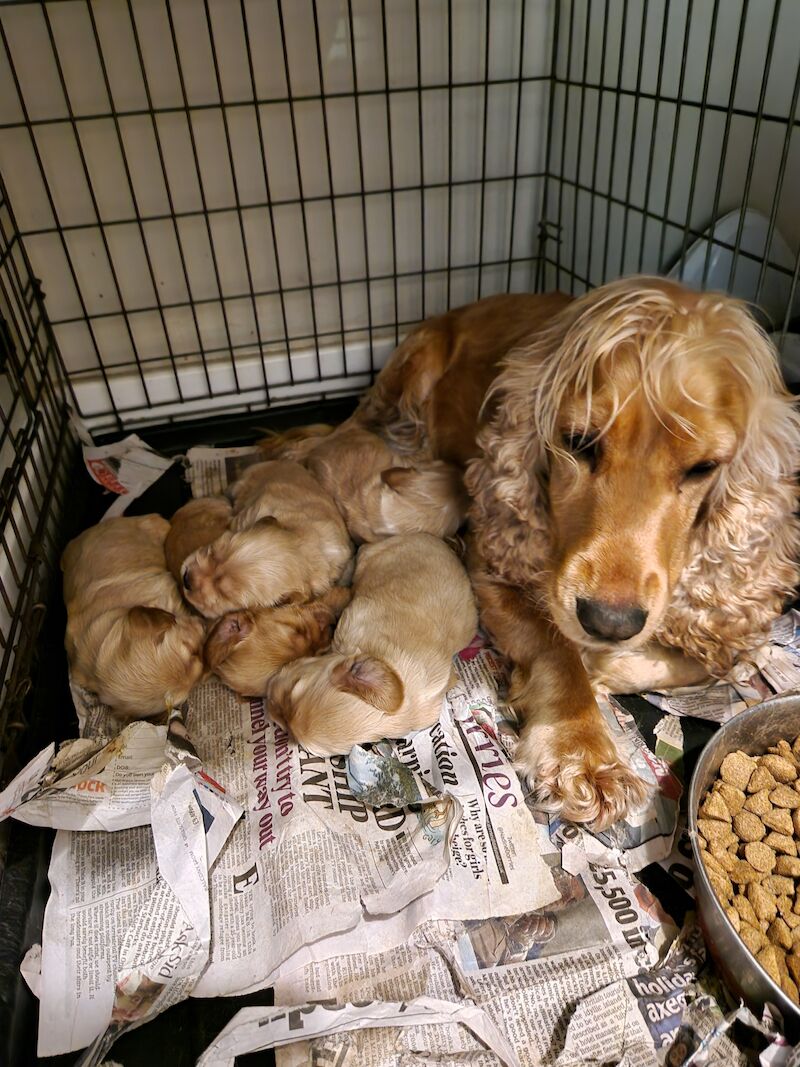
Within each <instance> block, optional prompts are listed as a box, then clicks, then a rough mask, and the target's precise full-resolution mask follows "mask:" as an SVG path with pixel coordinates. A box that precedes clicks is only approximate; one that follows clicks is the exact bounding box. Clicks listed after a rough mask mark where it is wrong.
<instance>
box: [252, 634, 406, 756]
mask: <svg viewBox="0 0 800 1067" xmlns="http://www.w3.org/2000/svg"><path fill="white" fill-rule="evenodd" d="M267 701H268V710H269V713H270V715H271V716H272V718H273V719H274V720H275V722H277V723H278V724H279V725H280V726H282V727H283V728H284V729H286V730H289V731H290V732H291V733H292V734H293V735H294V737H295V738H296V739H297V741H299V743H300V744H301V745H302V746H303V747H304V748H305V749H307V750H308V751H309V752H313V753H314V754H315V755H318V756H334V755H338V754H343V753H346V752H349V751H350V749H351V748H352V747H353V745H356V744H366V743H368V742H371V741H380V740H381V739H382V738H384V737H392V736H394V734H393V726H392V717H393V716H394V715H395V714H396V712H398V711H399V710H400V707H401V705H402V703H403V683H402V682H401V680H400V678H399V677H398V676H397V674H396V673H395V671H393V670H392V668H391V667H390V666H389V664H388V663H385V662H384V661H383V660H380V659H376V658H375V657H372V656H361V655H355V656H352V655H351V656H343V655H339V654H331V655H326V656H317V657H316V658H313V659H308V658H307V659H300V660H295V661H294V662H293V663H289V664H287V665H286V666H285V667H282V668H281V669H280V670H279V671H278V673H277V674H275V675H274V676H273V677H272V678H271V679H270V681H269V683H268V684H267Z"/></svg>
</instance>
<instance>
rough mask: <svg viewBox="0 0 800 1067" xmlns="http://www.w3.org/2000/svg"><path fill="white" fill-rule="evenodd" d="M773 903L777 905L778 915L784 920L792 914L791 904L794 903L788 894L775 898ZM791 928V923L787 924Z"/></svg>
mask: <svg viewBox="0 0 800 1067" xmlns="http://www.w3.org/2000/svg"><path fill="white" fill-rule="evenodd" d="M775 903H776V904H777V905H778V914H779V915H782V916H783V917H784V918H786V916H787V915H791V914H792V904H793V903H794V901H793V900H792V898H791V897H790V896H789V894H788V893H782V894H781V895H780V896H776V897H775ZM795 918H797V916H795ZM789 925H790V926H791V923H790V924H789Z"/></svg>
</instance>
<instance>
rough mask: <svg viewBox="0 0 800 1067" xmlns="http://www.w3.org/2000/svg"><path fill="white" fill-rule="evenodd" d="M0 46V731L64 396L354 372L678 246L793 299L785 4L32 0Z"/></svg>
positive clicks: (189, 404)
mask: <svg viewBox="0 0 800 1067" xmlns="http://www.w3.org/2000/svg"><path fill="white" fill-rule="evenodd" d="M0 39H1V40H2V57H1V58H0V170H1V171H2V178H3V185H2V186H1V187H0V227H1V230H0V298H1V299H2V308H0V312H1V313H2V320H3V321H2V331H1V332H0V347H1V348H2V352H1V353H0V360H2V362H1V363H0V416H1V422H0V425H1V427H2V429H1V430H0V447H1V448H2V459H3V466H4V471H5V473H4V475H3V480H2V493H0V509H2V518H0V530H1V531H2V553H0V645H1V648H0V653H1V656H2V659H1V668H2V676H3V690H2V713H0V737H2V738H3V744H4V745H7V744H8V743H9V739H10V737H11V736H12V734H13V733H14V732H15V730H19V729H21V728H22V727H24V718H23V717H22V708H23V703H24V698H25V695H26V692H27V689H28V687H29V685H30V677H31V663H32V658H33V654H34V649H35V646H36V632H37V620H38V619H39V618H40V616H41V612H42V610H43V608H42V605H43V602H44V599H45V595H46V589H47V582H48V578H49V576H50V575H51V574H52V565H53V562H54V559H55V557H56V554H57V550H58V548H59V541H60V538H59V529H60V527H59V522H60V518H61V516H62V514H63V511H64V507H65V492H66V490H65V486H66V472H67V470H68V468H69V466H70V462H71V459H72V454H73V444H74V441H75V433H74V430H73V428H72V426H71V423H70V418H71V415H73V414H74V415H75V416H77V417H79V418H80V419H82V420H83V422H84V424H85V425H86V426H87V427H88V428H89V429H90V430H91V431H92V432H94V433H100V434H103V433H109V432H119V431H122V430H128V429H130V428H135V427H141V426H146V425H157V424H164V423H167V422H180V421H181V420H185V419H197V418H198V417H206V416H210V415H225V414H226V413H227V414H234V413H241V412H247V411H263V410H264V409H266V408H275V407H277V406H279V405H285V404H291V403H294V402H297V401H299V400H302V399H304V398H309V397H315V398H325V397H331V396H334V395H336V394H340V393H354V392H357V391H360V390H361V389H362V388H363V387H364V386H366V385H367V384H368V383H369V382H370V381H371V379H372V378H373V376H374V374H375V372H376V371H377V369H378V368H379V367H380V366H381V364H382V362H383V361H384V360H385V358H386V356H387V355H388V353H389V352H390V351H391V349H392V348H393V347H394V345H395V344H396V343H397V341H398V339H399V338H400V336H401V335H402V334H403V333H404V332H405V331H406V329H407V328H408V327H409V326H410V325H411V324H413V323H416V322H417V321H419V320H420V319H421V318H423V317H425V316H426V315H428V314H431V313H434V312H438V311H441V310H443V309H445V308H447V307H448V306H454V305H457V304H462V303H465V302H467V301H470V300H473V299H476V298H478V297H480V296H486V295H489V294H490V293H494V292H502V291H515V290H516V291H521V290H530V289H538V290H545V289H550V288H555V287H559V288H562V289H567V290H570V291H573V292H580V291H582V290H583V289H585V288H586V287H588V286H593V285H596V284H599V283H601V282H603V281H605V280H607V279H609V278H612V277H615V276H616V275H618V274H620V273H628V272H631V271H640V270H643V271H648V272H665V271H668V270H670V269H672V268H673V267H675V265H676V264H677V266H676V267H675V269H676V270H677V273H678V274H679V275H683V274H685V275H686V276H687V277H691V278H692V279H693V280H694V281H695V283H696V284H708V283H709V282H710V281H712V280H714V281H719V279H720V277H722V279H723V280H722V284H723V287H727V288H730V289H731V290H733V291H736V292H742V293H743V295H748V296H749V297H750V298H751V299H753V300H754V301H755V302H756V303H759V302H762V303H763V302H765V299H766V296H767V295H768V296H769V301H768V302H770V304H771V307H772V311H771V319H772V323H771V325H772V328H773V329H775V330H776V331H778V332H779V333H781V334H785V332H786V330H787V328H788V327H789V326H790V323H791V321H792V318H793V315H794V312H793V307H794V304H795V294H796V289H797V281H798V273H799V272H800V257H798V255H797V250H798V249H800V215H798V213H797V210H796V190H797V188H798V186H799V184H800V142H799V140H798V136H797V126H798V119H797V102H798V92H799V91H800V8H798V5H797V4H794V3H786V2H782V0H724V2H723V0H649V2H645V0H457V2H454V0H293V2H291V3H290V2H288V0H102V2H101V0H49V2H44V0H40V2H9V3H5V4H3V5H2V8H1V9H0ZM745 208H746V209H748V210H747V212H745V211H744V210H743V209H745ZM756 213H758V215H757V218H758V219H760V220H761V222H760V224H759V225H756V226H754V225H753V220H754V218H756ZM715 220H719V224H718V226H717V225H716V224H715V228H714V231H713V240H709V232H708V231H709V227H710V226H711V225H712V224H714V223H715ZM792 250H794V251H792ZM723 275H724V277H723Z"/></svg>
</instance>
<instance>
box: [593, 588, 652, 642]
mask: <svg viewBox="0 0 800 1067" xmlns="http://www.w3.org/2000/svg"><path fill="white" fill-rule="evenodd" d="M575 613H576V614H577V616H578V619H579V621H580V624H581V626H582V627H583V628H584V630H585V631H586V632H587V634H591V636H592V637H599V638H600V640H601V641H625V640H627V638H629V637H633V636H634V635H635V634H638V633H639V632H640V631H641V630H642V628H643V626H644V624H645V623H646V622H647V612H646V611H643V610H642V608H640V607H639V605H638V604H608V603H606V602H605V601H604V600H585V599H584V598H583V597H580V596H579V597H578V598H577V600H576V607H575Z"/></svg>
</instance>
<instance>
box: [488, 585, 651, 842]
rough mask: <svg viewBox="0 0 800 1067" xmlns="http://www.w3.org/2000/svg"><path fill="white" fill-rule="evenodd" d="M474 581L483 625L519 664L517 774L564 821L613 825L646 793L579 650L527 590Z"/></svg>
mask: <svg viewBox="0 0 800 1067" xmlns="http://www.w3.org/2000/svg"><path fill="white" fill-rule="evenodd" d="M472 580H473V585H474V587H475V591H476V594H477V597H478V603H479V607H480V615H481V621H482V623H483V625H484V627H485V628H486V629H487V630H488V631H489V633H490V634H491V636H492V638H493V640H494V642H495V645H496V647H497V648H498V650H499V651H500V652H502V653H503V654H504V655H505V656H507V657H508V658H509V659H510V660H511V661H512V664H513V672H512V676H511V694H510V701H511V703H512V705H513V707H514V709H515V710H516V712H517V714H518V715H519V716H520V719H521V720H522V726H521V731H520V739H519V746H518V748H517V758H516V763H517V769H518V770H519V771H520V773H521V774H525V775H530V776H531V778H532V779H533V782H534V784H535V787H536V790H537V792H538V793H539V794H540V796H542V798H543V799H545V800H547V801H550V802H552V803H553V805H554V806H556V807H557V809H558V810H559V811H560V812H561V813H562V814H563V815H564V817H565V818H568V819H573V820H575V821H576V822H583V823H588V824H589V825H590V826H592V828H593V829H598V830H599V829H603V828H604V827H607V826H610V825H611V824H612V823H615V822H616V821H617V820H618V819H620V818H622V817H623V816H624V815H625V813H626V811H627V810H628V809H633V808H636V807H638V806H639V805H640V804H641V803H642V802H643V800H644V798H645V796H646V792H647V787H646V785H645V783H644V782H642V780H641V779H640V778H638V777H637V776H636V775H635V774H634V773H633V772H632V771H631V770H630V768H629V767H627V766H626V765H625V763H623V762H622V761H621V760H620V758H619V754H618V753H617V749H616V746H615V744H614V741H613V738H612V737H611V733H610V731H609V729H608V726H607V724H606V721H605V719H604V718H603V716H602V714H601V712H600V709H599V708H598V706H597V702H596V701H595V698H594V694H593V692H592V687H591V684H590V682H589V677H588V675H587V673H586V670H585V668H584V666H583V663H582V661H581V657H580V654H579V653H578V650H577V649H576V648H575V646H574V645H572V644H571V643H570V642H569V641H567V639H566V638H565V637H564V636H563V635H562V634H561V632H560V631H559V630H558V629H557V628H556V626H555V625H554V624H553V623H552V622H551V621H550V619H548V618H547V617H546V616H545V615H543V614H542V612H541V610H540V609H539V608H538V607H537V605H536V603H535V601H534V600H533V599H532V598H531V597H530V596H528V595H526V593H525V592H524V591H523V590H520V589H516V588H512V587H510V586H507V585H503V584H502V583H500V582H498V581H496V580H494V579H493V578H491V577H490V576H489V575H486V574H485V573H477V574H476V573H473V574H472Z"/></svg>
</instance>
